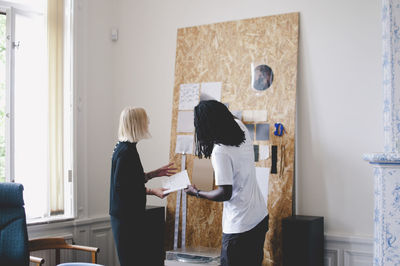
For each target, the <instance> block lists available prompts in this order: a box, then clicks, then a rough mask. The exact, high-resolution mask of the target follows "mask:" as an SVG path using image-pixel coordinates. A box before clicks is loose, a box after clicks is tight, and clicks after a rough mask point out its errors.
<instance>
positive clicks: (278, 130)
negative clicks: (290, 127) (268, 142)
mask: <svg viewBox="0 0 400 266" xmlns="http://www.w3.org/2000/svg"><path fill="white" fill-rule="evenodd" d="M283 132H285V128H284V127H283V125H282V124H281V123H275V131H274V135H275V136H278V137H280V136H282V135H283Z"/></svg>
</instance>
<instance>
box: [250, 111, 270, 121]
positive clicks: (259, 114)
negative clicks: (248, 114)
mask: <svg viewBox="0 0 400 266" xmlns="http://www.w3.org/2000/svg"><path fill="white" fill-rule="evenodd" d="M267 116H268V112H267V110H254V111H253V119H254V120H253V121H254V122H266V121H267V118H268V117H267Z"/></svg>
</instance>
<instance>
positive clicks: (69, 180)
mask: <svg viewBox="0 0 400 266" xmlns="http://www.w3.org/2000/svg"><path fill="white" fill-rule="evenodd" d="M64 8H65V11H64V23H65V26H64V29H68V31H64V33H63V34H64V47H66V48H65V49H64V52H63V53H64V62H63V64H64V73H63V75H64V81H63V82H64V92H63V93H64V94H65V92H66V91H67V92H68V95H66V97H65V98H67V97H68V100H66V99H64V110H67V108H68V110H69V111H68V113H69V119H68V121H66V115H65V114H64V118H63V121H64V122H63V123H68V124H69V129H70V130H69V132H68V137H69V141H68V143H69V145H68V147H65V146H64V151H63V153H64V155H65V154H66V150H65V148H67V149H68V150H69V151H68V153H67V154H68V155H69V158H68V160H69V162H68V164H69V166H70V167H69V169H66V168H67V166H66V165H65V166H64V170H63V171H64V177H65V178H64V191H63V193H64V214H62V215H51V214H50V206H49V204H50V191H48V192H47V193H48V195H47V196H48V200H47V210H48V216H45V217H41V218H32V219H27V224H28V225H34V224H43V223H49V222H58V221H59V222H61V221H66V220H71V219H72V220H73V219H75V218H77V208H76V206H77V189H76V175H75V173H77V171H76V170H77V169H76V164H75V162H76V158H77V150H76V148H77V144H76V136H77V132H76V126H77V114H76V112H75V95H76V90H75V87H76V86H75V83H76V81H75V79H74V76H75V75H74V74H75V73H74V72H75V67H74V66H75V52H74V40H75V38H74V37H75V34H74V29H75V28H74V27H75V25H74V16H73V15H74V12H73V11H74V1H73V0H65V1H64ZM0 12H1V13H4V14H5V16H6V39H7V41H6V86H5V89H6V110H5V112H6V119H5V120H6V122H5V128H6V132H5V138H6V161H5V168H6V169H5V175H6V180H5V181H6V182H14V176H15V174H14V172H15V169H14V168H15V166H14V159H13V153H14V148H15V145H14V144H15V143H14V132H15V129H14V119H13V114H14V108H13V106H14V89H15V54H14V52H13V50H14V49H13V48H12V45H13V43H14V42H15V14H16V13H19V14H21V13H22V14H33V13H36V14H38V13H39V14H41V15H43V16H46V14H43V12H38V11H37V10H36V9H35V8H32V7H31V6H29V5H23V4H18V3H11V2H7V1H1V0H0ZM67 49H68V51H67ZM66 105H68V106H66ZM64 134H65V129H64ZM65 138H66V137H65V136H64V140H63V142H64V144H65V143H66V140H65ZM64 157H65V156H64ZM65 160H66V159H64V161H65ZM65 173H66V174H65Z"/></svg>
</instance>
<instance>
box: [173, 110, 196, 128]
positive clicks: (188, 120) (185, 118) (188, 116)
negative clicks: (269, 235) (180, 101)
mask: <svg viewBox="0 0 400 266" xmlns="http://www.w3.org/2000/svg"><path fill="white" fill-rule="evenodd" d="M176 131H177V132H186V133H192V132H193V131H194V112H193V111H179V112H178V125H177V129H176Z"/></svg>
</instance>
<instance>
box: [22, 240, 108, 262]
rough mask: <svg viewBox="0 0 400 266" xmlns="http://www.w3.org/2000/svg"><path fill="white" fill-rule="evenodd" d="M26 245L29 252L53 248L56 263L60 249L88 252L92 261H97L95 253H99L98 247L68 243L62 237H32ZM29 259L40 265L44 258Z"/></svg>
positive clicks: (58, 259)
mask: <svg viewBox="0 0 400 266" xmlns="http://www.w3.org/2000/svg"><path fill="white" fill-rule="evenodd" d="M28 246H29V251H30V252H32V251H38V250H47V249H49V250H51V249H54V250H55V251H56V265H58V264H60V250H61V249H73V250H80V251H86V252H90V253H91V257H92V263H97V253H99V251H100V249H99V248H95V247H87V246H79V245H71V244H68V243H67V242H65V239H64V238H62V237H52V238H39V239H32V240H29V244H28ZM30 261H31V262H33V263H36V265H37V266H40V265H42V264H43V263H44V259H41V258H36V257H32V256H31V257H30Z"/></svg>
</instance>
